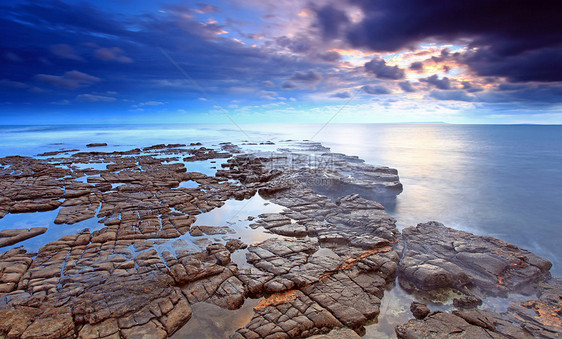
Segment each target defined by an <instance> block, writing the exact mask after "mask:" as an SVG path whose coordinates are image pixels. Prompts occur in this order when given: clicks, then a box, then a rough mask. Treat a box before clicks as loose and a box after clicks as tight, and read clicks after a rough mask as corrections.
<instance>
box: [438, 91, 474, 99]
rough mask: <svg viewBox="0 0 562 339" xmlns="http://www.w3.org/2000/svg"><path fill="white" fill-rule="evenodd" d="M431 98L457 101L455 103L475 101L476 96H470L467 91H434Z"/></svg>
mask: <svg viewBox="0 0 562 339" xmlns="http://www.w3.org/2000/svg"><path fill="white" fill-rule="evenodd" d="M429 96H430V97H432V98H434V99H437V100H455V101H475V100H476V98H475V97H474V96H471V95H468V94H467V93H466V92H465V91H461V90H455V91H439V90H433V91H431V93H430V94H429Z"/></svg>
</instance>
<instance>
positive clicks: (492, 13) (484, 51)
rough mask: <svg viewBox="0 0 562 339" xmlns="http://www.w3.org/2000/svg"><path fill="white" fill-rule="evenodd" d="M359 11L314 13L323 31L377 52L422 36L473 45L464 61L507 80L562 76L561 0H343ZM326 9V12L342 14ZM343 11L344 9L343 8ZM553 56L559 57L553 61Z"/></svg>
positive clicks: (404, 46)
mask: <svg viewBox="0 0 562 339" xmlns="http://www.w3.org/2000/svg"><path fill="white" fill-rule="evenodd" d="M348 2H349V3H351V4H352V5H355V6H358V7H359V8H361V10H362V12H363V15H364V16H363V19H362V20H361V21H360V22H358V23H355V24H347V25H342V23H341V20H335V21H334V22H333V23H331V22H330V21H329V20H326V19H325V18H326V17H328V16H327V15H326V14H322V15H321V13H318V16H319V21H320V22H321V23H323V24H321V25H320V27H321V28H323V29H324V34H325V35H326V36H330V37H339V38H344V39H346V40H347V41H348V42H349V43H350V44H351V45H352V46H354V47H366V48H369V49H371V50H374V51H379V52H395V51H398V50H403V49H408V48H414V47H415V46H417V45H418V44H419V43H421V42H424V41H438V42H447V43H454V42H457V41H460V39H466V40H465V41H470V46H471V47H476V48H477V49H474V50H472V51H469V53H468V54H467V55H466V56H464V62H465V63H466V64H467V65H468V66H469V67H470V68H471V69H472V70H474V71H476V72H477V73H478V74H479V75H483V76H504V77H508V78H509V79H510V80H511V81H562V65H561V63H560V62H559V60H561V57H562V18H561V16H560V13H562V2H561V1H559V0H541V1H528V0H472V1H448V0H427V1H413V0H393V1H384V0H348ZM338 11H340V10H338V9H335V8H331V9H330V15H329V17H332V18H340V17H341V16H342V14H338V13H337V12H338ZM342 12H343V11H342ZM557 60H558V61H557Z"/></svg>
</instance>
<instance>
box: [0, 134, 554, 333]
mask: <svg viewBox="0 0 562 339" xmlns="http://www.w3.org/2000/svg"><path fill="white" fill-rule="evenodd" d="M262 144H263V145H265V146H269V147H270V146H272V144H273V143H271V142H264V143H262ZM294 145H297V146H298V147H300V149H301V150H303V149H304V150H306V152H309V153H310V152H312V153H310V154H313V156H314V161H315V162H316V165H313V166H311V158H310V156H308V158H307V155H306V154H304V153H303V152H301V151H298V150H295V149H294V148H291V147H294ZM89 146H90V148H87V149H86V150H85V151H80V150H77V149H72V150H70V149H67V150H61V151H56V152H46V153H43V154H41V155H39V157H41V158H29V157H18V156H13V157H5V158H2V159H0V179H1V180H0V218H2V217H4V216H5V215H7V214H9V213H28V212H40V211H50V210H56V211H54V212H53V213H56V217H54V220H46V226H48V225H49V222H52V223H54V224H56V225H57V227H65V228H67V229H68V230H69V231H68V232H67V233H65V234H67V235H64V234H61V236H60V237H59V239H57V240H55V241H49V242H46V243H44V244H43V246H42V247H41V248H39V250H37V252H36V253H34V252H33V253H32V252H28V251H26V250H25V249H24V247H16V246H18V244H20V243H21V244H24V245H25V244H26V241H27V239H31V238H32V239H33V240H34V241H35V240H37V239H42V238H41V237H43V236H44V234H45V233H48V229H49V228H48V227H38V228H31V229H14V228H6V229H4V230H2V231H0V246H3V247H7V249H4V252H1V253H0V336H6V337H10V338H18V337H21V338H60V337H79V338H140V337H150V338H166V337H169V336H172V335H173V334H174V333H176V332H177V331H178V329H180V328H181V327H182V326H184V325H185V324H186V323H188V322H189V320H190V318H191V316H192V312H194V311H192V306H193V305H194V304H197V303H210V304H214V305H216V306H219V307H220V308H223V309H227V310H236V309H239V308H240V307H241V306H242V305H243V304H244V301H245V300H246V299H248V298H257V299H260V301H259V303H258V304H257V306H255V307H254V308H253V309H252V316H251V318H249V319H250V320H249V321H248V322H247V323H246V324H243V325H241V326H240V327H239V328H238V329H237V330H236V331H234V332H233V333H231V337H232V338H300V337H311V336H312V337H315V338H331V337H337V338H357V337H358V336H359V335H361V334H363V333H364V331H365V329H364V326H366V325H368V324H369V323H371V322H372V321H374V320H375V319H376V318H377V316H378V315H379V313H380V306H381V300H382V299H383V298H384V297H385V290H386V289H387V288H388V287H389V286H391V285H392V284H393V282H394V281H395V277H396V274H397V272H399V275H400V283H401V284H402V285H403V286H405V287H408V288H412V289H420V290H431V289H434V288H438V287H439V288H442V287H451V288H456V289H462V291H463V292H465V293H466V294H471V295H470V296H467V297H466V298H464V299H459V300H460V301H459V303H462V304H463V305H469V304H471V303H472V304H475V305H476V306H477V303H476V302H475V301H474V300H473V299H470V298H469V297H472V294H475V295H479V296H483V295H486V294H489V295H503V294H505V293H507V292H510V291H515V290H520V289H523V288H525V287H526V286H527V285H529V284H532V283H536V282H540V283H539V284H538V285H534V286H535V287H537V286H538V287H537V288H538V290H536V291H539V292H538V294H537V298H538V299H530V300H528V301H525V302H520V303H515V304H513V305H511V306H510V308H509V311H508V312H506V313H501V314H500V313H493V312H489V311H485V310H480V309H462V310H459V311H455V312H453V313H443V312H441V313H435V312H434V313H430V314H429V315H427V317H425V318H423V320H412V321H410V322H408V323H407V324H404V325H400V326H399V327H397V329H396V333H397V334H398V335H399V336H401V337H407V338H409V337H412V338H413V337H419V336H423V335H426V334H432V335H434V334H435V335H437V337H439V336H442V337H446V336H447V335H450V334H455V333H467V334H470V335H473V336H477V335H489V336H493V337H494V336H495V337H501V336H502V335H503V336H509V335H513V336H515V335H514V334H513V333H518V332H517V331H519V334H520V335H523V334H524V335H527V334H529V335H533V336H543V337H553V336H552V335H553V334H557V333H560V313H561V312H560V283H559V282H558V281H557V280H552V281H550V282H549V283H546V282H544V280H545V279H546V277H547V276H548V270H549V268H550V263H549V262H548V261H546V260H545V259H542V258H540V257H538V256H535V255H534V254H532V253H530V252H528V251H525V250H523V249H520V248H517V247H515V246H513V245H510V244H507V243H505V242H502V241H500V240H497V239H493V238H489V237H478V236H474V235H471V234H469V233H466V232H461V231H455V230H452V229H448V228H446V227H444V226H443V225H440V224H437V223H428V224H420V225H418V226H417V227H415V228H409V229H406V230H404V232H403V234H400V232H399V231H398V229H397V228H396V225H395V222H396V220H395V219H394V218H392V217H391V216H389V215H388V214H387V212H386V211H385V209H384V207H383V206H382V205H381V204H380V203H378V202H376V201H374V200H372V199H371V198H370V197H372V196H373V195H372V193H373V192H374V193H376V194H382V193H388V194H390V195H396V194H398V193H399V192H400V191H401V190H402V185H401V184H400V182H399V179H398V175H397V171H396V170H394V169H390V168H387V167H374V166H371V165H367V164H365V163H364V162H363V161H362V160H360V159H358V158H356V157H350V156H346V155H343V154H334V153H330V152H329V149H327V148H325V147H323V146H322V145H320V144H318V143H313V142H303V143H293V145H292V146H291V147H289V148H279V149H278V150H277V152H275V153H274V154H269V155H268V156H265V155H264V154H263V153H260V152H258V151H256V152H255V153H254V154H244V153H243V150H242V149H241V148H240V147H238V146H237V145H233V144H231V143H221V144H219V145H217V146H216V147H214V148H209V147H205V146H203V145H202V144H201V143H191V144H190V145H186V144H168V145H166V144H160V145H154V146H149V147H145V148H142V149H141V148H135V149H131V150H128V151H113V152H111V151H110V150H108V149H109V146H106V145H105V143H95V145H94V144H91V145H89ZM256 146H260V145H256ZM221 159H222V160H221ZM202 163H205V164H207V165H211V166H212V167H215V168H214V169H215V170H216V171H214V172H216V174H214V175H208V173H207V174H204V173H199V172H193V171H191V172H189V171H187V168H186V166H190V165H186V164H202ZM319 164H320V165H319ZM350 173H351V174H352V175H350ZM318 180H320V181H318ZM184 182H190V183H191V184H192V185H191V186H189V188H188V187H186V186H184V185H182V183H184ZM319 183H320V184H319ZM374 193H373V194H374ZM256 194H259V196H260V197H261V198H260V199H267V203H273V204H277V205H278V206H279V207H280V210H279V211H276V212H269V213H262V212H260V213H256V215H252V216H248V215H241V216H240V218H241V220H247V224H246V225H248V229H247V230H246V229H241V226H240V225H238V224H237V223H236V222H224V221H222V222H221V223H220V224H219V225H213V224H210V223H209V224H208V223H205V224H199V223H197V220H198V217H199V218H200V217H201V215H203V214H205V213H208V212H211V211H213V210H215V209H217V208H221V207H222V206H224V205H225V204H227V203H228V201H232V200H233V199H235V200H247V199H250V198H253V197H255V196H256ZM241 212H242V211H241ZM239 213H240V212H239ZM87 220H95V221H97V224H98V226H96V227H92V229H84V228H82V227H79V225H81V223H82V222H84V221H87ZM90 227H91V226H90ZM248 232H258V233H260V232H263V233H264V234H266V235H267V236H266V237H264V238H263V239H261V238H260V241H251V239H250V238H248V239H246V238H245V236H247V234H248ZM252 234H253V233H252ZM260 234H261V233H260ZM264 239H265V240H264ZM403 249H404V251H403ZM240 254H242V255H243V256H245V261H244V262H243V263H242V265H240V266H239V263H240V261H237V260H239V257H240ZM402 254H403V256H402V257H401V255H402ZM236 258H238V259H236ZM541 281H542V282H541ZM476 300H478V299H477V298H476ZM256 302H257V301H256ZM472 304H471V305H472ZM216 306H213V307H216ZM473 306H474V305H472V306H471V307H473ZM423 311H424V312H423V313H424V314H425V310H423Z"/></svg>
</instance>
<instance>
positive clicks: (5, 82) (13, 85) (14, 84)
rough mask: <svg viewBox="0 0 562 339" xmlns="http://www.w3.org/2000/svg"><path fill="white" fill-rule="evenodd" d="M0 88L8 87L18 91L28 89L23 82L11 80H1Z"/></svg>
mask: <svg viewBox="0 0 562 339" xmlns="http://www.w3.org/2000/svg"><path fill="white" fill-rule="evenodd" d="M0 86H2V87H8V88H19V89H23V88H28V87H29V86H28V85H27V84H24V83H23V82H19V81H12V80H8V79H2V80H0Z"/></svg>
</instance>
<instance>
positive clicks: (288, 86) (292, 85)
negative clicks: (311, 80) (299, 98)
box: [281, 80, 299, 89]
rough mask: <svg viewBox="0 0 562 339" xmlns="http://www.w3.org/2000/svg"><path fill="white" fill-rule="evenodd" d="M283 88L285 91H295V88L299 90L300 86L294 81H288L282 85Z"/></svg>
mask: <svg viewBox="0 0 562 339" xmlns="http://www.w3.org/2000/svg"><path fill="white" fill-rule="evenodd" d="M281 88H283V89H295V88H299V86H298V85H297V84H296V83H294V82H293V81H290V80H287V81H283V82H282V83H281Z"/></svg>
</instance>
